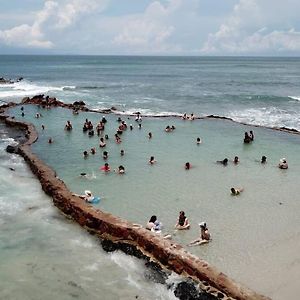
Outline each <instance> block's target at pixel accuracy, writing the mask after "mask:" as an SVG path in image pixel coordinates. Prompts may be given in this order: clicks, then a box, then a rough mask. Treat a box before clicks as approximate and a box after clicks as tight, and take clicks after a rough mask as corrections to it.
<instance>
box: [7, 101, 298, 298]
mask: <svg viewBox="0 0 300 300" xmlns="http://www.w3.org/2000/svg"><path fill="white" fill-rule="evenodd" d="M37 111H38V112H40V113H42V115H43V117H42V118H40V119H36V118H34V115H35V113H36V112H37ZM25 112H26V120H29V121H31V122H33V123H34V124H35V125H36V127H37V129H38V130H39V133H40V137H39V140H38V142H37V143H36V144H34V146H33V151H34V152H35V153H37V154H38V156H39V157H40V158H42V159H43V160H45V161H46V162H47V163H48V164H49V165H50V166H52V167H53V168H54V169H55V170H56V171H57V174H58V176H59V177H60V178H62V179H63V180H64V181H65V182H66V184H67V185H68V186H69V188H70V189H71V190H72V191H73V192H75V193H80V194H82V193H83V192H84V190H86V189H90V190H92V191H93V193H94V194H95V195H99V196H101V197H102V200H101V202H100V204H99V205H96V207H99V208H100V209H102V210H104V211H108V212H111V213H113V214H115V215H118V216H121V217H123V218H126V219H129V220H130V221H132V222H135V223H140V224H145V223H146V222H147V220H148V218H149V217H150V216H151V215H152V214H156V215H157V216H158V218H159V219H160V220H161V221H162V222H163V224H164V230H165V232H170V233H172V234H173V239H174V240H175V241H177V242H179V243H181V244H183V245H185V244H187V243H188V242H189V241H191V240H192V239H194V238H195V237H196V236H197V235H198V225H197V224H198V223H199V222H200V221H206V222H207V224H208V227H209V229H210V231H211V233H212V237H213V241H212V242H211V243H210V244H208V245H205V246H203V247H194V248H189V250H190V251H191V252H192V253H194V254H196V255H199V256H200V257H201V258H204V259H206V260H207V261H208V262H210V263H212V264H213V265H216V266H217V267H218V268H220V269H221V270H222V271H223V272H225V273H227V274H229V275H230V276H232V277H234V278H235V279H237V280H238V281H240V282H243V283H245V284H246V285H248V286H250V287H252V288H254V289H256V290H258V291H260V292H263V293H266V294H268V295H271V296H274V299H276V297H277V295H278V294H276V293H275V291H276V290H275V288H274V286H275V285H277V284H279V280H280V281H281V282H282V276H284V273H285V272H286V271H287V270H288V269H289V268H290V267H289V265H290V264H292V263H293V264H297V261H298V260H299V253H298V254H297V252H296V249H295V253H294V252H292V253H291V255H290V257H289V259H284V258H283V257H282V256H283V255H284V254H283V253H282V243H286V241H292V240H295V238H297V239H298V237H299V234H300V230H299V228H300V218H299V211H300V203H299V201H298V200H297V199H299V196H298V195H299V190H300V188H299V186H298V184H297V183H298V182H299V180H300V172H299V171H300V162H299V160H298V149H299V145H300V137H299V136H297V135H292V134H287V133H283V132H277V131H274V130H269V129H264V128H253V127H249V126H243V125H239V124H235V123H233V122H230V121H222V120H195V121H193V122H190V121H182V120H180V119H174V118H163V119H153V118H144V120H143V124H142V125H143V127H142V129H140V130H139V129H138V128H137V124H136V122H135V121H134V120H133V119H131V120H126V121H127V123H132V124H133V125H134V127H135V128H134V130H133V131H129V130H127V132H125V133H123V135H122V140H123V141H122V143H121V144H116V143H115V142H114V140H113V134H114V132H115V129H116V127H117V124H118V123H117V122H116V119H117V117H116V116H115V115H108V116H106V117H107V119H108V124H107V125H106V131H105V133H107V134H109V136H110V139H109V141H108V142H107V147H106V150H107V151H108V152H109V159H108V162H109V164H110V165H111V167H112V169H114V168H116V167H117V166H118V165H120V164H122V165H124V166H125V168H126V174H125V175H123V176H122V175H118V174H116V173H114V172H110V173H109V174H104V173H103V172H101V171H100V170H99V166H101V165H103V164H104V161H103V159H102V157H101V152H102V151H101V150H100V149H99V147H98V146H97V145H98V137H97V136H94V137H91V138H90V137H88V136H87V135H86V134H85V133H83V132H82V125H83V122H84V120H85V118H89V119H90V120H92V121H93V123H94V124H96V121H98V120H99V119H100V118H101V117H102V115H99V114H91V113H81V114H80V115H78V116H73V115H72V113H71V111H68V110H63V109H52V110H42V109H40V108H37V107H32V106H26V107H25ZM11 113H12V114H13V115H16V116H17V117H19V115H20V111H19V108H17V109H14V110H12V112H11ZM124 118H125V117H124ZM126 118H127V117H126ZM66 120H71V121H72V123H73V128H74V129H73V130H72V132H66V131H64V125H65V122H66ZM41 124H45V126H46V129H45V131H42V130H41ZM166 125H175V126H176V130H175V131H174V132H172V133H166V132H164V128H165V127H166ZM249 130H254V134H255V142H254V143H253V144H251V145H244V144H243V142H242V140H243V135H244V131H249ZM149 131H151V132H152V134H153V138H152V139H151V140H149V139H148V137H147V135H148V132H149ZM198 136H200V137H201V139H202V140H203V143H202V144H201V145H196V138H197V137H198ZM49 137H52V138H53V139H54V143H53V144H51V145H49V144H48V143H47V140H48V138H49ZM91 147H96V148H97V153H96V155H95V156H92V155H89V158H88V159H83V156H82V152H83V151H84V150H89V149H90V148H91ZM120 149H124V150H125V156H123V157H121V156H120V154H119V152H120ZM151 155H154V156H155V158H156V160H157V163H156V164H155V165H152V166H150V165H149V164H148V160H149V157H150V156H151ZM235 155H237V156H239V157H240V163H239V164H238V165H234V164H233V163H232V162H230V163H229V164H228V166H227V167H223V166H221V165H219V164H216V163H215V162H216V160H221V159H223V158H225V157H228V158H229V159H230V160H233V158H234V156H235ZM262 155H266V156H267V160H268V162H267V164H266V165H261V164H260V163H259V159H260V157H261V156H262ZM281 157H286V158H287V160H288V162H289V166H290V168H289V169H288V170H280V169H278V168H277V164H278V161H279V159H280V158H281ZM186 161H189V162H190V163H191V164H192V166H193V167H192V169H191V170H189V171H186V170H184V163H185V162H186ZM81 172H86V173H88V174H92V175H93V178H92V179H83V178H81V177H80V176H79V174H80V173H81ZM232 186H235V187H241V186H242V187H244V188H245V191H244V192H243V193H242V194H241V195H240V196H239V197H232V196H231V195H230V191H229V190H230V187H232ZM280 203H282V204H280ZM180 210H184V211H185V212H186V215H187V216H188V218H189V220H190V223H191V229H190V230H189V231H186V232H174V230H173V226H174V224H175V222H176V218H177V215H178V212H179V211H180ZM297 239H296V240H297ZM286 245H287V247H289V246H288V244H286ZM293 249H294V247H293ZM285 251H287V249H285ZM278 272H279V273H280V272H281V274H282V276H281V277H280V279H279V278H278V282H275V281H276V280H275V278H277V277H276V276H277V274H278ZM266 274H268V276H265V275H266ZM262 278H263V280H262ZM278 299H280V298H278Z"/></svg>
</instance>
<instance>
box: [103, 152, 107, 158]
mask: <svg viewBox="0 0 300 300" xmlns="http://www.w3.org/2000/svg"><path fill="white" fill-rule="evenodd" d="M102 158H103V159H108V152H107V151H103V153H102Z"/></svg>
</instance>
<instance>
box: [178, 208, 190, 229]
mask: <svg viewBox="0 0 300 300" xmlns="http://www.w3.org/2000/svg"><path fill="white" fill-rule="evenodd" d="M175 229H178V230H185V229H190V224H189V220H188V218H187V217H186V216H185V213H184V211H181V212H179V217H178V220H177V223H176V225H175Z"/></svg>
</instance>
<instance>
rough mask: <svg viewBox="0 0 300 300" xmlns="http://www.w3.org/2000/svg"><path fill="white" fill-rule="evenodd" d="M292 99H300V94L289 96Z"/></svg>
mask: <svg viewBox="0 0 300 300" xmlns="http://www.w3.org/2000/svg"><path fill="white" fill-rule="evenodd" d="M288 97H289V98H290V99H293V100H297V101H300V96H288Z"/></svg>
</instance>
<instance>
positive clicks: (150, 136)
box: [148, 132, 152, 140]
mask: <svg viewBox="0 0 300 300" xmlns="http://www.w3.org/2000/svg"><path fill="white" fill-rule="evenodd" d="M148 138H149V140H150V139H152V132H149V133H148Z"/></svg>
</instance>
